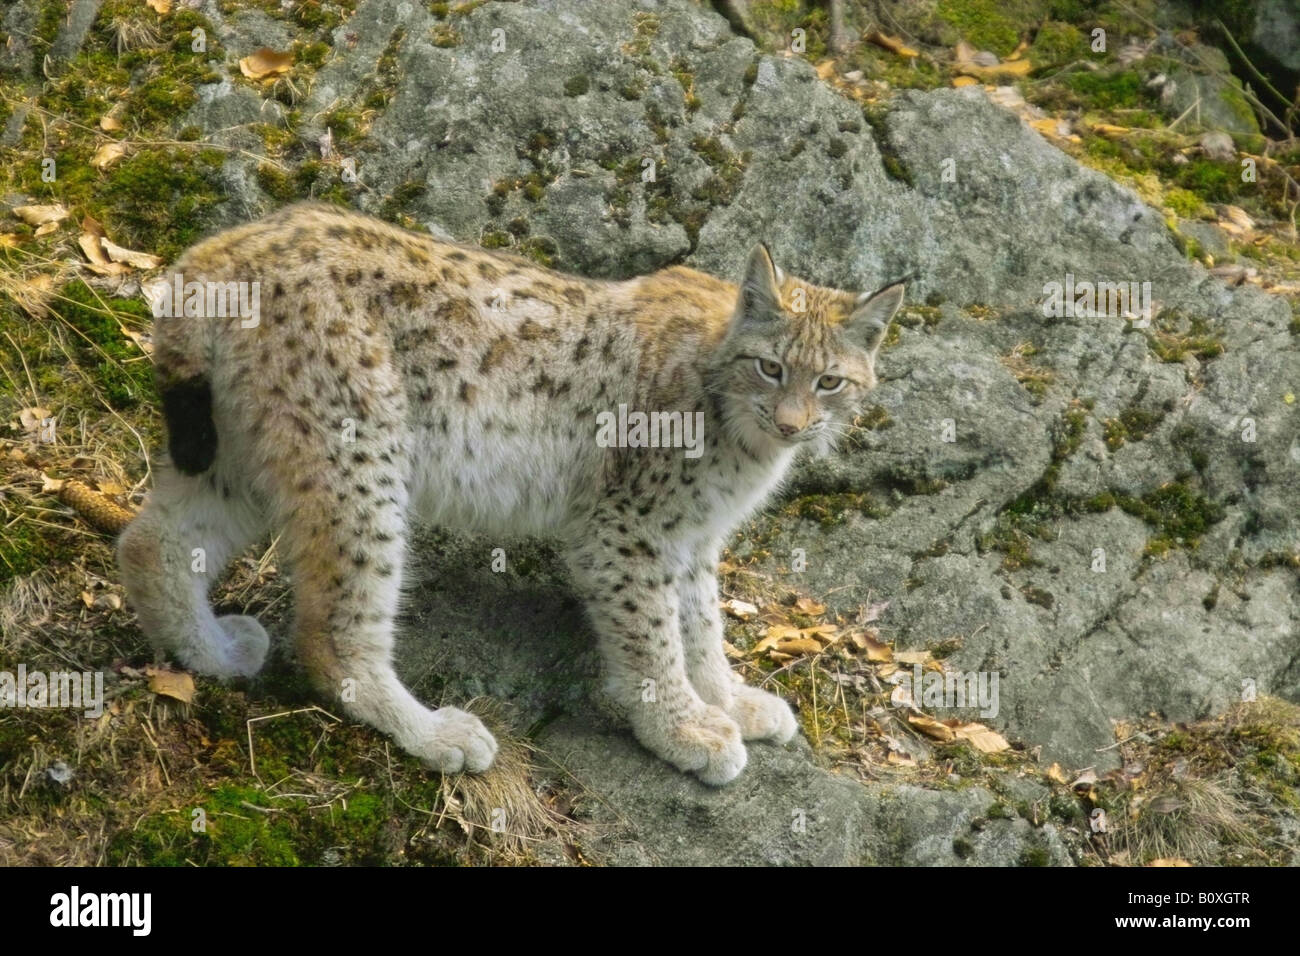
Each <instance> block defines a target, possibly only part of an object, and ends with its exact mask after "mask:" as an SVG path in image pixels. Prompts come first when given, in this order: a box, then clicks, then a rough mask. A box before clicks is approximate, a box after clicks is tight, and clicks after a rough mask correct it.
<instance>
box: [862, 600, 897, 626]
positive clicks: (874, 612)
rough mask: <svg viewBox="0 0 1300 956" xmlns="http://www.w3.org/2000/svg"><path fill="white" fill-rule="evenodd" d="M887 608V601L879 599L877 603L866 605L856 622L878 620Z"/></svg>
mask: <svg viewBox="0 0 1300 956" xmlns="http://www.w3.org/2000/svg"><path fill="white" fill-rule="evenodd" d="M888 608H889V602H888V601H881V602H879V603H878V604H871V605H868V606H867V609H866V610H865V611H863V612H862V614H861V615H859V617H858V623H859V624H871V623H874V622H875V621H878V620H880V615H882V614H884V613H885V611H886V610H887V609H888Z"/></svg>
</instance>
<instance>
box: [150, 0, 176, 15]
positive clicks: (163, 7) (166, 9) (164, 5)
mask: <svg viewBox="0 0 1300 956" xmlns="http://www.w3.org/2000/svg"><path fill="white" fill-rule="evenodd" d="M145 3H147V4H149V6H150V7H151V8H152V9H153V11H154V12H155V13H158V14H161V15H163V16H166V15H167V14H169V13H171V11H172V0H145Z"/></svg>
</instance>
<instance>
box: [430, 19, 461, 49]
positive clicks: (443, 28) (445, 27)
mask: <svg viewBox="0 0 1300 956" xmlns="http://www.w3.org/2000/svg"><path fill="white" fill-rule="evenodd" d="M430 39H431V40H432V41H433V45H434V46H436V47H442V48H443V49H449V48H451V47H457V46H460V43H461V39H460V33H458V32H457V30H456V28H455V27H453V26H451V25H450V24H446V23H439V24H438V25H437V26H435V27H434V28H433V30H432V31H431V35H430Z"/></svg>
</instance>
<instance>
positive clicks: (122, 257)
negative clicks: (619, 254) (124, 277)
mask: <svg viewBox="0 0 1300 956" xmlns="http://www.w3.org/2000/svg"><path fill="white" fill-rule="evenodd" d="M100 242H101V243H103V246H104V251H105V252H107V253H108V257H109V258H110V259H112V260H113V261H114V262H125V263H126V264H127V265H129V266H132V267H133V268H136V269H156V268H158V267H159V266H160V265H162V259H161V258H160V257H159V256H155V255H153V254H151V253H148V252H136V251H134V250H132V249H123V248H122V247H121V246H119V245H115V244H113V243H112V242H109V241H108V240H107V239H101V240H100Z"/></svg>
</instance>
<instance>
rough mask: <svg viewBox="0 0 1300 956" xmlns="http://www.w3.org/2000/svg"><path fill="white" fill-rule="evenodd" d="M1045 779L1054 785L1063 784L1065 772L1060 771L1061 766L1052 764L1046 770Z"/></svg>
mask: <svg viewBox="0 0 1300 956" xmlns="http://www.w3.org/2000/svg"><path fill="white" fill-rule="evenodd" d="M1047 779H1048V780H1053V781H1055V782H1056V783H1065V781H1066V779H1067V778H1066V776H1065V771H1064V770H1063V769H1061V765H1060V764H1059V763H1054V764H1052V765H1051V766H1050V767H1048V768H1047Z"/></svg>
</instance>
